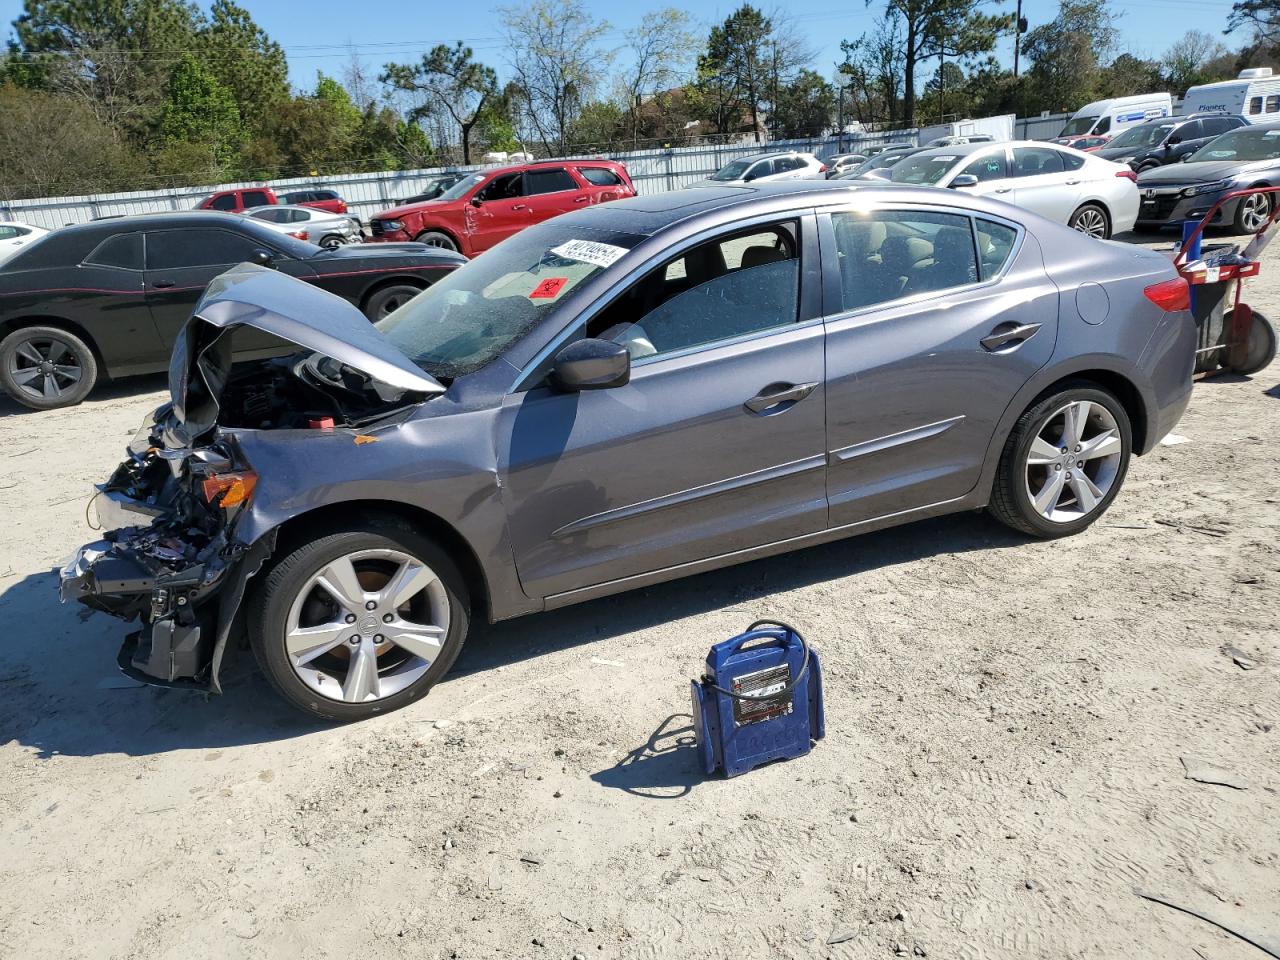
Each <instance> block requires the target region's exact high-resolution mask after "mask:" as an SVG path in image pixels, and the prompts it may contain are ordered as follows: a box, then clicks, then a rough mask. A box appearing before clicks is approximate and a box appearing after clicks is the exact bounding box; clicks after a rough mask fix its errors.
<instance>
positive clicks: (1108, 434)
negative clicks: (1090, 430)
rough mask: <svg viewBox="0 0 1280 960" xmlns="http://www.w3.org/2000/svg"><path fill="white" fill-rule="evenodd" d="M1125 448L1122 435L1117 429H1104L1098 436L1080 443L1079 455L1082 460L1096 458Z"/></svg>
mask: <svg viewBox="0 0 1280 960" xmlns="http://www.w3.org/2000/svg"><path fill="white" fill-rule="evenodd" d="M1122 449H1124V447H1123V444H1121V443H1120V436H1119V434H1118V433H1116V431H1115V430H1104V431H1103V432H1102V433H1100V434H1098V435H1097V436H1096V437H1090V438H1089V439H1088V440H1086V441H1085V442H1084V443H1082V444H1081V445H1080V453H1079V454H1077V456H1079V457H1080V459H1081V460H1096V459H1098V458H1099V457H1109V456H1112V455H1113V454H1117V453H1119V452H1120V451H1121V450H1122Z"/></svg>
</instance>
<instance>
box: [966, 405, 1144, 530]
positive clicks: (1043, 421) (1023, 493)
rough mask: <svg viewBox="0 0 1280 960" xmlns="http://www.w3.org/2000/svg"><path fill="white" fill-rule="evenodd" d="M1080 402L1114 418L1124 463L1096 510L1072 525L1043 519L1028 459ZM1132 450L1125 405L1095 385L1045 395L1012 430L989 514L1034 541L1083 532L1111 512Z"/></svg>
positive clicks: (989, 507) (1001, 459)
mask: <svg viewBox="0 0 1280 960" xmlns="http://www.w3.org/2000/svg"><path fill="white" fill-rule="evenodd" d="M1079 400H1088V401H1090V402H1092V403H1096V404H1100V405H1101V406H1103V407H1105V408H1106V410H1107V412H1108V413H1110V414H1111V416H1112V418H1113V419H1114V420H1115V422H1116V425H1117V427H1118V429H1119V434H1120V442H1121V450H1120V459H1119V464H1118V466H1117V467H1116V469H1115V473H1114V478H1113V479H1112V480H1111V483H1110V486H1109V487H1108V489H1107V491H1106V494H1105V496H1103V497H1102V498H1101V499H1100V500H1099V501H1098V504H1097V506H1096V507H1094V508H1093V509H1092V511H1091V512H1089V513H1087V514H1085V515H1084V516H1082V517H1080V518H1078V519H1076V520H1073V521H1069V522H1056V521H1053V520H1049V519H1047V518H1046V517H1044V516H1042V515H1041V513H1040V511H1039V510H1037V509H1036V508H1035V505H1034V503H1033V502H1032V499H1031V492H1030V490H1029V489H1028V483H1027V469H1028V468H1027V458H1028V456H1029V455H1030V451H1031V445H1032V443H1033V442H1034V441H1035V440H1036V437H1037V436H1038V435H1039V433H1040V431H1041V430H1042V429H1044V428H1045V427H1046V426H1047V425H1048V423H1049V421H1050V420H1051V419H1052V418H1053V415H1054V414H1055V413H1056V412H1057V411H1059V410H1061V409H1062V408H1063V407H1064V406H1066V405H1067V404H1070V403H1074V402H1076V401H1079ZM1132 450H1133V430H1132V427H1131V425H1130V423H1129V415H1128V414H1127V413H1126V412H1125V409H1124V406H1123V405H1122V404H1121V403H1120V401H1119V400H1117V399H1116V398H1115V397H1114V396H1112V395H1111V394H1110V393H1108V392H1107V391H1105V390H1102V389H1099V388H1098V387H1097V386H1095V385H1094V384H1092V383H1088V382H1086V381H1068V382H1067V383H1064V384H1062V385H1061V386H1060V387H1059V388H1057V389H1055V390H1054V391H1053V393H1051V394H1046V395H1044V396H1042V397H1041V399H1039V400H1037V401H1036V402H1035V403H1033V404H1032V405H1031V408H1030V409H1029V410H1027V412H1026V413H1024V414H1023V415H1022V416H1021V417H1019V418H1018V422H1017V423H1015V424H1014V425H1013V429H1012V430H1011V431H1009V437H1008V439H1007V440H1006V441H1005V444H1004V450H1003V451H1002V452H1001V454H1000V464H999V467H998V468H997V470H996V477H995V483H994V485H993V486H992V490H991V502H990V503H989V504H988V506H987V510H988V511H989V512H990V513H991V515H992V516H994V517H995V518H996V519H997V520H999V521H1000V522H1001V523H1003V524H1005V525H1006V526H1010V527H1012V528H1013V529H1015V530H1018V531H1020V532H1022V533H1026V534H1030V535H1031V536H1033V537H1041V538H1044V539H1052V538H1055V537H1067V536H1071V535H1072V534H1075V533H1079V532H1080V531H1081V530H1084V529H1085V528H1086V527H1088V526H1089V525H1090V524H1092V523H1093V522H1094V521H1096V520H1097V519H1098V518H1099V517H1101V516H1102V515H1103V514H1104V513H1106V512H1107V508H1108V507H1110V506H1111V502H1112V501H1113V500H1114V499H1115V497H1116V495H1117V494H1118V493H1119V492H1120V487H1121V486H1122V485H1123V483H1124V478H1125V474H1126V473H1127V472H1128V470H1129V457H1130V454H1131V452H1132Z"/></svg>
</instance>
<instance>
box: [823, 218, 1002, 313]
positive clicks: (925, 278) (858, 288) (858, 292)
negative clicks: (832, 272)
mask: <svg viewBox="0 0 1280 960" xmlns="http://www.w3.org/2000/svg"><path fill="white" fill-rule="evenodd" d="M831 227H832V230H833V232H834V233H835V239H836V255H837V257H838V258H839V260H840V288H841V291H842V292H843V294H844V297H843V299H844V309H846V310H856V309H858V308H860V307H867V306H871V305H873V304H878V303H889V302H892V301H894V300H898V299H901V298H903V297H910V296H915V295H917V294H922V293H931V292H934V291H939V290H948V289H951V288H952V287H959V286H964V285H965V284H969V283H976V282H977V280H978V259H977V255H976V253H975V251H974V246H973V230H972V228H971V227H970V225H969V218H968V217H967V216H964V215H963V214H956V213H940V212H939V213H934V212H932V211H925V210H919V211H916V210H910V211H907V210H879V211H874V212H872V213H870V214H862V213H833V214H832V215H831Z"/></svg>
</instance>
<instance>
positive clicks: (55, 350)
mask: <svg viewBox="0 0 1280 960" xmlns="http://www.w3.org/2000/svg"><path fill="white" fill-rule="evenodd" d="M8 372H9V376H10V378H11V379H12V381H13V382H14V383H16V384H17V385H18V387H19V388H20V389H21V390H23V391H24V392H25V393H28V394H30V395H31V396H33V397H35V398H37V399H40V400H59V399H61V398H62V397H64V396H66V395H67V394H69V393H71V392H72V391H73V390H75V388H76V385H77V384H79V383H80V379H81V378H82V377H83V376H84V368H83V367H81V365H80V361H79V360H78V359H77V358H76V354H75V351H74V350H72V349H71V347H70V345H69V344H67V343H66V342H64V341H62V340H59V339H57V338H56V337H32V338H31V339H30V340H27V341H25V342H24V343H20V344H19V345H18V347H17V349H16V350H14V352H13V355H12V356H11V357H10V359H9V371H8Z"/></svg>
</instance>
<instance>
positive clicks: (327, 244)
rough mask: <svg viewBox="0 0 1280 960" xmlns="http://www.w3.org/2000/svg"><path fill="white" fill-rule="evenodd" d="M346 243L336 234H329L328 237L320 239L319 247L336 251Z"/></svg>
mask: <svg viewBox="0 0 1280 960" xmlns="http://www.w3.org/2000/svg"><path fill="white" fill-rule="evenodd" d="M346 242H347V241H346V240H344V239H343V238H342V237H341V236H339V235H338V234H336V233H331V234H329V235H328V236H324V237H321V238H320V246H322V247H324V248H325V249H326V250H336V249H337V248H338V247H340V246H342V245H343V244H344V243H346Z"/></svg>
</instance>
